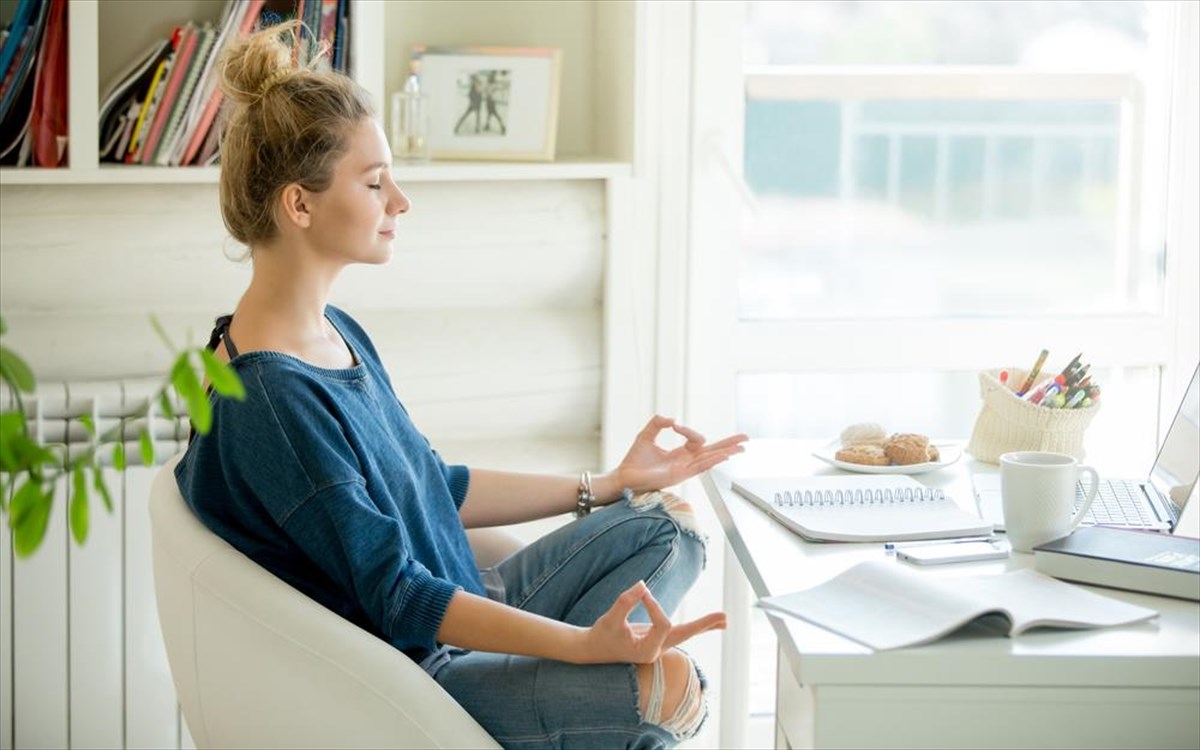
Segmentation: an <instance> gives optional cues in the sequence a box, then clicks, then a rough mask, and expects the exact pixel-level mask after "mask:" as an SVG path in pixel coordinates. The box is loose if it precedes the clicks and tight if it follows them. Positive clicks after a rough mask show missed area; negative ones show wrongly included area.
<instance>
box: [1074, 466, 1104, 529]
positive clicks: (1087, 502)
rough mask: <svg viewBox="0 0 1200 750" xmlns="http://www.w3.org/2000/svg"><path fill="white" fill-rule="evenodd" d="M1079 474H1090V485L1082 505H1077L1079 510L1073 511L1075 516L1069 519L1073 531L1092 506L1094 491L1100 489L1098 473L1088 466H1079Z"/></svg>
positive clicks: (1094, 496)
mask: <svg viewBox="0 0 1200 750" xmlns="http://www.w3.org/2000/svg"><path fill="white" fill-rule="evenodd" d="M1079 473H1080V474H1090V475H1091V476H1092V486H1091V487H1090V488H1089V489H1088V492H1087V497H1085V498H1084V499H1083V505H1080V506H1079V510H1077V511H1075V516H1074V517H1073V518H1072V519H1071V527H1070V530H1071V531H1074V530H1075V527H1076V526H1078V525H1079V522H1080V521H1082V520H1083V517H1084V516H1085V515H1087V512H1088V509H1089V508H1091V507H1092V501H1093V500H1095V499H1096V492H1097V491H1098V490H1099V489H1100V475H1099V474H1098V473H1096V470H1095V469H1093V468H1092V467H1090V466H1080V467H1079Z"/></svg>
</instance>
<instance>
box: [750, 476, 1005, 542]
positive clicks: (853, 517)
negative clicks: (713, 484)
mask: <svg viewBox="0 0 1200 750" xmlns="http://www.w3.org/2000/svg"><path fill="white" fill-rule="evenodd" d="M733 489H735V490H736V491H737V492H738V493H739V494H741V495H742V496H744V497H746V498H747V499H748V500H750V501H751V502H753V503H754V504H755V505H757V506H758V507H760V508H762V509H763V510H764V511H766V512H767V513H768V514H770V515H771V517H773V518H775V519H776V520H778V521H779V522H780V523H782V524H783V525H784V526H786V527H788V528H789V529H791V530H792V531H794V532H796V533H797V534H799V535H800V536H802V537H804V538H805V539H808V540H809V541H814V542H887V541H902V540H908V539H943V538H946V537H958V536H973V535H976V534H978V535H985V534H990V533H992V524H991V523H989V522H987V521H984V520H982V519H980V518H979V517H977V516H974V515H971V514H970V513H967V512H966V511H964V510H962V509H961V508H959V507H958V505H957V504H956V503H955V502H954V501H953V500H952V499H951V498H949V497H948V496H947V495H946V494H945V492H943V491H942V490H941V489H937V488H931V487H926V486H924V485H922V484H921V483H920V482H918V481H917V480H915V479H913V478H912V477H908V476H900V475H891V474H883V475H873V476H847V477H838V476H821V477H805V478H791V479H789V478H782V479H741V480H734V482H733Z"/></svg>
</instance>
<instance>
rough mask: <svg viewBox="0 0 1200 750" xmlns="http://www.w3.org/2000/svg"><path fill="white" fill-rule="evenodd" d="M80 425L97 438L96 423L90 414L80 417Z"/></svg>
mask: <svg viewBox="0 0 1200 750" xmlns="http://www.w3.org/2000/svg"><path fill="white" fill-rule="evenodd" d="M79 424H81V425H83V429H85V430H87V434H89V435H91V436H92V437H96V422H95V421H94V420H93V419H92V416H91V415H90V414H83V415H81V416H80V417H79Z"/></svg>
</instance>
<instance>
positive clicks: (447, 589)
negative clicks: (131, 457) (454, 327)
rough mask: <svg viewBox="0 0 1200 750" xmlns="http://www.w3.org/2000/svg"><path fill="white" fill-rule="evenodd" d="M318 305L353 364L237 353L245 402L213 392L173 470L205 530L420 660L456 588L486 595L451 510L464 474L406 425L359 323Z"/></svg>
mask: <svg viewBox="0 0 1200 750" xmlns="http://www.w3.org/2000/svg"><path fill="white" fill-rule="evenodd" d="M326 315H327V317H328V318H329V321H330V322H331V323H332V324H333V325H334V327H336V328H337V329H338V331H339V332H340V333H341V334H342V336H343V338H345V340H346V343H347V344H349V346H350V349H351V350H352V352H353V353H354V356H355V360H356V362H357V364H356V365H355V366H354V367H352V368H349V369H343V370H330V369H324V368H320V367H315V366H313V365H310V364H308V363H306V362H303V361H301V360H299V359H297V358H295V357H292V356H289V355H286V354H281V353H278V352H249V353H247V354H242V355H239V356H235V357H234V358H233V359H232V360H231V365H232V366H233V368H234V369H235V370H236V371H237V373H238V375H239V376H241V378H242V382H243V383H244V384H245V386H246V394H247V397H246V400H245V401H242V402H238V401H234V400H232V399H225V398H220V399H215V400H214V401H213V427H212V430H211V431H210V432H209V433H208V434H207V435H201V436H197V437H196V439H195V440H193V441H192V444H191V445H190V446H189V447H188V451H187V454H186V455H185V456H184V458H183V460H181V461H180V463H179V465H178V466H177V467H176V469H175V476H176V479H177V480H178V482H179V488H180V491H181V492H182V494H183V496H184V498H185V499H186V500H187V502H188V504H189V505H190V506H191V508H192V510H193V511H194V512H195V513H196V515H197V516H198V517H199V518H200V520H201V521H202V522H203V523H204V524H205V525H206V526H208V528H210V529H212V530H213V531H214V532H215V533H217V534H218V535H220V536H221V537H222V538H224V539H225V540H227V541H228V542H229V543H230V544H232V545H233V546H234V547H236V548H237V549H239V550H241V551H242V552H243V553H244V554H246V555H247V556H248V557H250V558H251V559H253V560H254V561H255V562H257V563H258V564H259V565H262V566H263V567H264V568H266V569H267V570H269V571H271V572H272V573H274V574H275V575H276V576H278V577H279V578H281V579H283V580H284V581H286V582H287V583H289V584H291V585H292V586H293V587H295V588H297V589H299V590H300V591H302V592H303V593H305V594H307V595H308V596H310V597H312V598H313V599H315V600H316V601H318V602H320V603H321V604H323V605H325V606H326V607H328V608H329V609H331V610H333V611H334V612H337V613H338V614H340V615H342V616H343V617H345V618H347V619H348V620H350V621H352V622H354V623H356V624H358V625H360V626H361V627H363V628H365V629H366V630H369V631H371V632H373V633H375V634H377V635H379V636H380V637H381V638H383V639H384V640H387V641H389V642H390V643H392V644H393V645H394V646H396V648H399V649H401V650H403V651H404V652H405V653H407V654H408V655H409V656H410V657H412V658H413V659H414V660H416V661H418V662H420V661H421V660H422V659H423V658H425V657H426V656H427V655H428V654H429V653H430V652H431V651H432V650H433V649H435V648H436V644H435V636H436V633H437V630H438V628H439V627H440V625H441V622H442V617H443V616H444V615H445V612H446V607H447V606H448V605H449V602H450V598H451V597H452V596H453V595H454V592H455V591H456V590H457V589H459V588H463V589H466V590H467V591H470V592H472V593H476V594H483V593H484V589H483V583H482V581H481V580H480V577H479V572H478V570H477V569H476V567H475V560H474V557H473V555H472V553H471V548H470V546H469V545H468V543H467V538H466V534H465V533H464V531H463V526H462V522H461V521H460V520H459V517H458V509H459V508H460V507H461V506H462V503H463V500H464V499H465V498H466V494H467V485H468V483H469V482H470V472H469V471H468V469H467V468H466V467H465V466H447V465H446V464H445V463H444V462H443V461H442V459H441V457H439V456H438V454H437V453H436V452H435V451H434V450H433V449H432V448H431V447H430V445H429V442H428V441H427V440H426V439H425V438H424V436H422V435H421V433H420V432H418V431H417V429H416V427H415V426H413V423H412V421H411V420H410V419H409V417H408V413H407V412H406V411H405V409H404V407H403V406H402V405H401V404H400V402H399V400H397V398H396V396H395V394H394V392H393V391H392V385H391V381H390V380H389V378H388V376H387V373H386V372H385V371H384V369H383V365H382V363H381V362H380V360H379V355H378V354H377V353H376V351H375V347H374V346H373V345H372V344H371V341H370V339H369V338H368V337H367V335H366V333H365V332H364V331H363V330H362V328H361V327H360V326H359V325H358V324H357V323H356V322H355V321H354V320H353V319H352V318H350V316H348V315H347V314H346V313H344V312H342V311H340V310H338V309H337V308H335V307H332V306H330V307H328V308H327V309H326Z"/></svg>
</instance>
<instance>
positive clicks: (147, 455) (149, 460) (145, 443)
mask: <svg viewBox="0 0 1200 750" xmlns="http://www.w3.org/2000/svg"><path fill="white" fill-rule="evenodd" d="M138 442H139V443H141V446H140V447H141V449H142V466H153V465H154V441H153V440H151V439H150V432H149V430H142V434H141V436H140V437H139V438H138Z"/></svg>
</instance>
